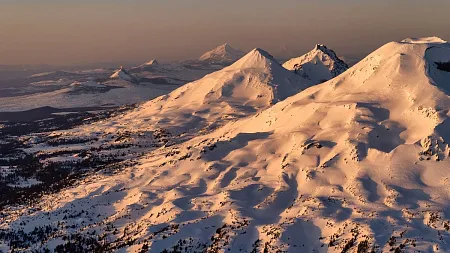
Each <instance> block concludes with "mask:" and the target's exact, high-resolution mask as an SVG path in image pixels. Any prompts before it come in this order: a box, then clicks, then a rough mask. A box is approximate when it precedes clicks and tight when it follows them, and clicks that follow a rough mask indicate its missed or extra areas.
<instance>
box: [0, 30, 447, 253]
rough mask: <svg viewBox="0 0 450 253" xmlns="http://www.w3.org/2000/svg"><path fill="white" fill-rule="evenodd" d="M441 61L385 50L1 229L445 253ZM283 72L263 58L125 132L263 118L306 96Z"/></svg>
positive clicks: (181, 244) (228, 246)
mask: <svg viewBox="0 0 450 253" xmlns="http://www.w3.org/2000/svg"><path fill="white" fill-rule="evenodd" d="M445 62H450V45H449V44H448V43H446V42H443V41H442V40H440V39H437V38H425V39H409V40H405V41H402V42H392V43H388V44H386V45H384V46H383V47H381V48H380V49H378V50H376V51H375V52H373V53H372V54H370V55H369V56H367V57H366V58H365V59H363V60H362V61H361V62H360V63H358V64H356V65H355V66H354V67H352V68H351V69H349V70H348V71H346V72H345V73H343V74H341V75H339V76H338V77H336V78H334V79H332V80H330V81H328V82H325V83H322V84H319V85H316V86H313V87H310V88H308V89H306V90H304V91H302V92H300V93H298V94H296V95H294V96H291V97H289V98H287V99H285V100H283V101H281V102H278V103H276V104H275V105H274V106H272V107H270V108H268V109H266V110H263V111H260V112H257V113H256V114H254V115H253V116H250V117H247V118H242V119H240V120H237V121H231V122H229V123H227V124H226V125H224V126H221V127H219V128H218V129H216V130H215V131H211V132H208V133H206V134H205V135H201V134H200V133H198V134H197V135H196V136H195V137H194V138H192V139H188V140H186V142H183V143H179V144H174V145H172V146H170V147H168V146H164V147H160V148H158V149H156V150H153V151H151V152H150V151H149V152H147V153H146V154H144V156H142V157H140V158H139V165H137V166H135V167H131V168H128V169H126V170H124V171H122V172H120V173H118V174H117V175H114V176H108V177H106V176H104V177H102V176H101V175H98V177H96V178H95V179H92V180H90V181H89V180H86V182H85V183H82V184H81V185H80V186H78V187H75V188H72V189H68V190H65V191H63V192H62V193H60V194H58V195H54V196H53V195H52V196H47V197H46V198H44V200H42V201H41V203H40V207H42V208H43V209H42V210H41V211H35V210H31V209H30V210H29V211H30V213H24V214H22V215H20V216H14V215H12V216H7V217H9V218H8V219H9V220H8V221H7V222H2V225H1V226H2V227H3V228H5V227H6V228H8V229H19V228H25V231H28V232H29V231H31V229H32V228H33V227H34V226H37V225H39V224H57V223H58V222H59V221H60V220H61V219H62V218H63V216H66V218H65V219H63V221H64V224H65V225H64V227H67V229H65V230H58V231H59V232H58V233H56V232H55V235H54V237H52V238H51V239H50V240H49V241H48V242H46V243H45V244H44V245H37V244H36V245H34V246H33V247H36V248H43V247H49V248H51V247H54V246H55V245H57V244H61V243H65V242H66V241H67V240H66V241H64V240H62V239H61V238H63V236H65V235H68V234H76V235H78V236H81V237H83V238H94V239H93V240H97V238H98V235H99V234H101V236H100V237H101V239H99V240H100V241H101V242H102V243H105V245H107V246H105V247H109V248H108V249H110V250H111V251H120V252H125V250H127V251H129V252H139V251H143V252H147V251H148V252H162V251H163V250H167V251H166V252H278V250H281V251H288V252H372V250H373V252H388V251H393V252H402V251H404V252H414V251H420V252H433V251H436V252H437V251H439V252H448V251H450V246H449V245H450V234H449V232H448V230H449V229H450V223H449V219H450V211H449V210H450V199H449V198H450V195H449V193H450V182H449V178H450V170H449V168H450V160H449V159H448V156H449V146H448V143H449V141H450V120H449V108H450V98H449V93H448V87H449V85H450V76H449V75H450V74H449V72H447V71H446V70H445V69H444V68H443V67H441V66H442V63H445ZM249 66H252V67H249ZM279 68H281V67H280V66H279V65H276V64H274V63H273V62H272V61H271V60H270V57H268V56H266V53H265V52H262V51H261V50H254V51H252V52H251V53H250V54H249V55H247V56H246V57H244V58H243V59H241V60H240V61H238V62H237V63H236V64H235V65H233V66H231V67H229V68H226V69H224V70H223V71H219V72H217V73H215V74H212V75H209V76H207V77H205V78H204V79H202V80H200V81H198V82H194V83H191V84H189V85H187V86H185V87H183V88H181V89H179V90H176V91H174V92H173V93H171V94H169V95H168V96H165V97H162V98H160V99H158V100H156V101H153V102H149V103H148V104H146V105H145V106H143V107H142V108H140V109H138V110H137V111H135V112H133V114H131V115H129V116H128V117H126V118H123V119H122V118H121V119H120V120H124V121H123V122H122V123H121V124H123V127H124V129H128V128H129V127H130V126H131V125H132V126H134V127H135V128H136V129H139V128H140V127H144V126H145V124H156V123H157V122H159V123H167V125H168V126H170V125H175V124H183V125H185V124H186V123H184V122H187V121H189V122H191V121H190V120H192V119H193V118H196V117H197V113H199V115H200V116H198V117H200V118H202V119H205V120H206V122H212V121H217V120H219V118H220V117H219V116H218V115H223V113H224V112H225V113H229V112H232V111H236V113H242V114H244V113H245V112H246V111H248V109H245V110H242V107H241V106H243V107H247V106H250V108H253V109H255V110H257V109H258V108H263V107H264V106H268V105H270V104H273V103H274V101H276V100H278V99H283V98H285V97H287V96H289V95H290V94H292V93H290V92H293V89H294V87H297V86H292V83H293V82H292V81H288V80H290V79H287V78H286V76H287V75H282V78H281V79H277V78H276V76H277V75H276V74H275V73H278V72H281V71H282V69H279ZM269 69H270V70H271V71H270V73H274V74H273V75H269V72H267V71H268V70H269ZM250 74H251V77H252V78H251V79H249V77H250ZM270 76H273V79H270ZM218 80H221V82H220V85H218V84H219V81H218ZM264 80H272V81H271V82H269V84H268V82H264ZM224 83H225V84H226V85H224ZM275 84H278V86H275ZM275 87H277V89H276V90H275ZM301 87H302V86H298V88H301ZM259 95H262V97H259ZM162 101H163V102H162ZM237 105H240V106H237ZM194 109H195V110H194ZM219 109H221V110H219ZM203 111H204V112H203ZM219 111H220V112H221V113H222V114H219ZM175 112H177V114H175ZM193 112H195V113H194V114H192V113H193ZM159 114H161V115H188V116H177V117H179V118H172V117H169V116H160V115H159ZM161 117H163V118H161ZM154 118H156V120H155V119H154ZM126 122H129V123H126ZM198 122H199V121H195V122H194V123H192V124H194V125H195V124H198ZM116 123H117V122H116ZM159 123H158V124H159ZM110 124H111V125H114V124H112V123H110ZM95 127H98V128H97V131H102V132H103V131H104V129H102V128H101V126H99V125H97V126H95ZM95 127H94V126H92V129H90V130H89V131H96V130H95V129H96V128H95ZM88 129H89V128H86V129H85V130H88ZM105 138H106V137H105ZM136 138H137V137H136ZM81 210H83V213H82V214H80V212H81ZM86 213H87V214H86ZM70 215H74V216H70ZM70 217H75V218H70ZM58 224H59V223H58ZM72 225H73V226H72ZM93 231H95V233H94V232H93ZM106 242H107V243H106Z"/></svg>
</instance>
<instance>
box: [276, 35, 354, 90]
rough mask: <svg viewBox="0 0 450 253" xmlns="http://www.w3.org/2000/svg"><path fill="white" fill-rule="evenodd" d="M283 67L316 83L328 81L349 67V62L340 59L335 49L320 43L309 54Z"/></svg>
mask: <svg viewBox="0 0 450 253" xmlns="http://www.w3.org/2000/svg"><path fill="white" fill-rule="evenodd" d="M283 67H285V68H286V69H288V70H291V71H294V72H295V73H296V74H299V75H301V76H303V77H304V78H307V79H310V80H312V81H313V82H314V83H322V82H324V81H328V80H330V79H332V78H334V77H336V76H338V75H340V74H342V73H343V72H345V71H346V70H347V69H348V65H347V63H345V62H344V61H342V60H341V59H339V57H337V55H336V53H335V52H334V51H333V50H331V49H328V48H327V47H326V46H324V45H319V44H318V45H316V47H315V48H314V49H313V50H312V51H310V52H308V53H307V54H305V55H303V56H300V57H297V58H293V59H290V60H289V61H287V62H285V63H284V64H283Z"/></svg>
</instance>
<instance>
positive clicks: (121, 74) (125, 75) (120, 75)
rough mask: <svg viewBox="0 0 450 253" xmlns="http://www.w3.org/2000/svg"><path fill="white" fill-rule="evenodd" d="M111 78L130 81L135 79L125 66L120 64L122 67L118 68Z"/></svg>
mask: <svg viewBox="0 0 450 253" xmlns="http://www.w3.org/2000/svg"><path fill="white" fill-rule="evenodd" d="M109 78H111V79H121V80H125V81H128V82H132V81H133V80H134V78H133V76H132V75H131V74H130V73H129V72H128V71H127V70H125V68H124V67H123V66H120V68H119V69H118V70H116V71H115V72H114V73H113V74H112V75H111V76H110V77H109Z"/></svg>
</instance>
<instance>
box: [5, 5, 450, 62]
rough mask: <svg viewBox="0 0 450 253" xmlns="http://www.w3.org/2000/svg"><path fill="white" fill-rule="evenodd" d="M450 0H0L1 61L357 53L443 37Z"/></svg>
mask: <svg viewBox="0 0 450 253" xmlns="http://www.w3.org/2000/svg"><path fill="white" fill-rule="evenodd" d="M449 23H450V1H449V0H303V1H302V0H296V1H295V0H276V1H275V0H220V1H219V0H147V1H144V0H140V1H139V0H127V1H125V0H0V64H37V63H46V64H54V65H70V64H80V63H92V62H120V61H124V62H130V61H146V60H149V59H153V58H155V59H158V60H160V61H169V60H184V59H193V58H197V57H198V56H199V55H200V54H201V53H203V52H204V51H206V50H209V49H211V48H214V47H215V46H217V45H219V44H222V43H224V42H228V43H230V44H231V45H232V46H233V47H235V48H239V49H242V50H249V49H252V48H255V47H261V48H263V49H265V50H267V51H269V52H271V53H272V54H274V55H283V56H295V55H300V54H302V53H304V52H306V51H308V50H310V49H311V48H313V46H314V45H315V44H317V43H321V44H325V45H327V46H329V47H331V48H333V49H335V51H337V53H338V54H339V55H348V56H363V55H365V54H367V53H368V52H370V51H372V50H374V49H376V48H378V47H379V46H381V45H382V44H384V43H385V42H388V41H392V40H401V39H404V38H406V37H419V36H439V37H441V38H443V39H445V40H450V29H449Z"/></svg>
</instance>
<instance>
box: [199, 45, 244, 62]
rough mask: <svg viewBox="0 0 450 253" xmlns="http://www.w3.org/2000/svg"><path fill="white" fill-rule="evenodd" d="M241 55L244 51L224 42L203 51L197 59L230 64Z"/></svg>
mask: <svg viewBox="0 0 450 253" xmlns="http://www.w3.org/2000/svg"><path fill="white" fill-rule="evenodd" d="M243 55H244V53H243V52H242V51H240V50H237V49H234V48H233V47H231V46H230V45H229V44H228V43H225V44H222V45H220V46H218V47H216V48H214V49H213V50H211V51H208V52H206V53H204V54H203V55H202V56H200V58H199V59H198V60H199V61H201V62H205V63H211V64H230V63H233V62H235V61H237V60H238V59H239V58H241V57H242V56H243Z"/></svg>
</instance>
